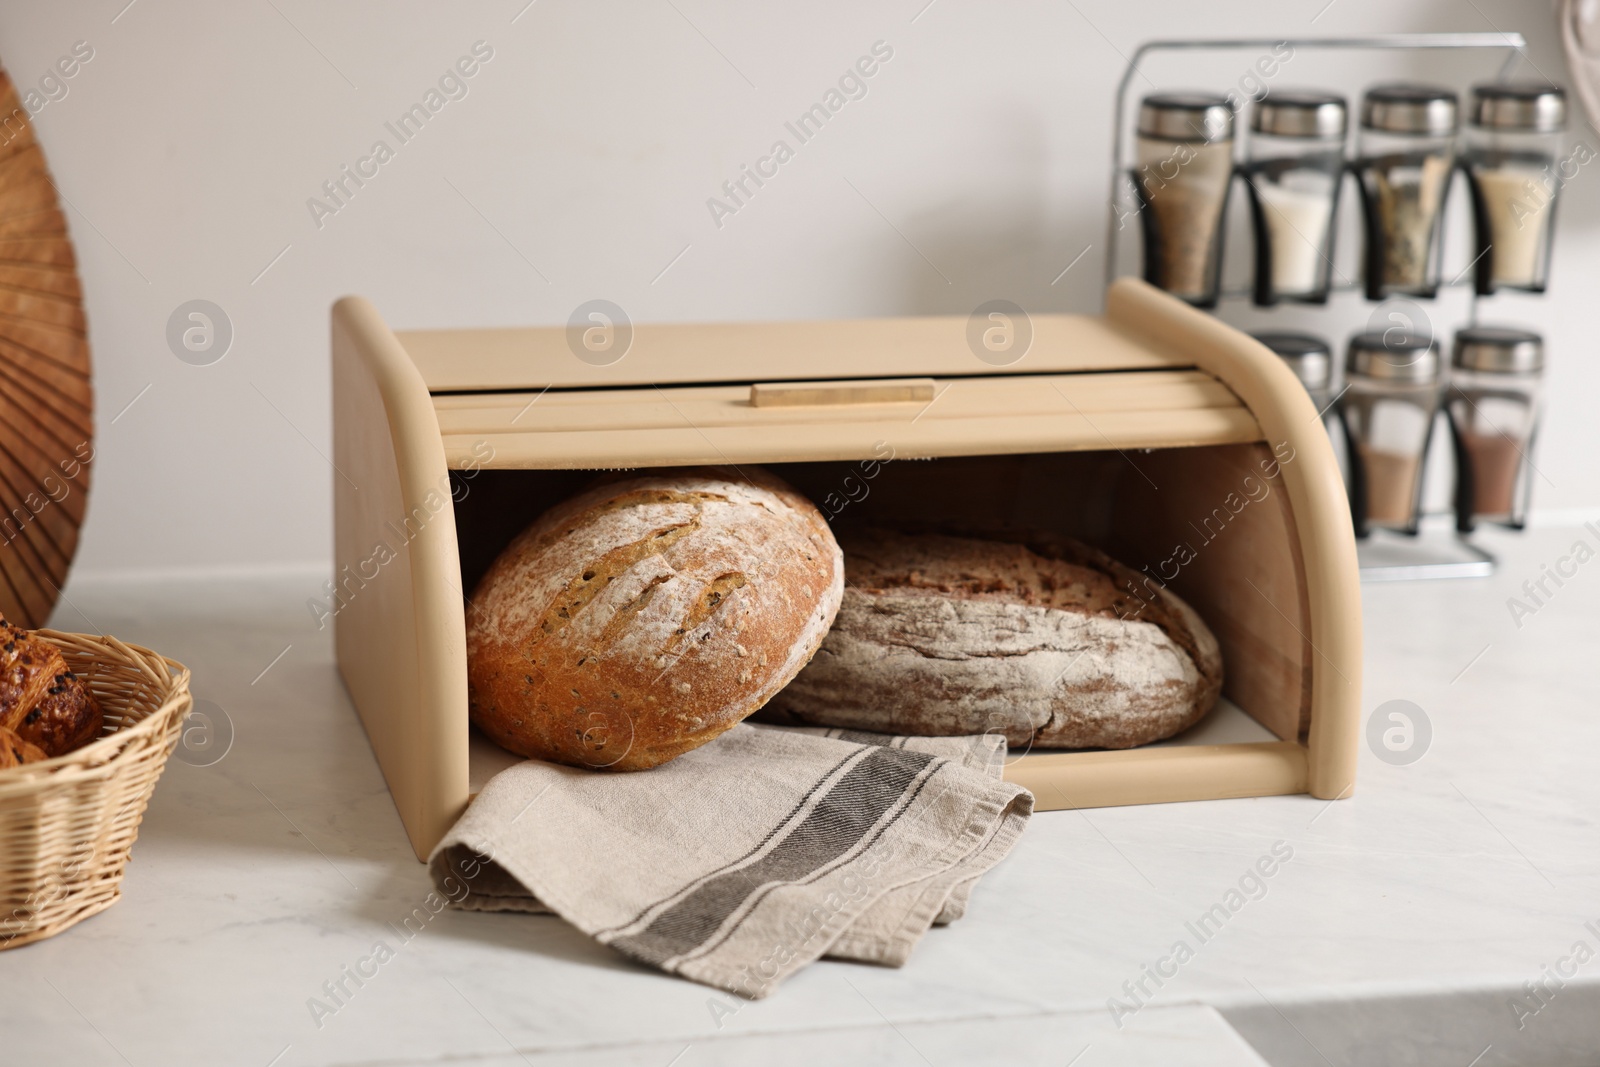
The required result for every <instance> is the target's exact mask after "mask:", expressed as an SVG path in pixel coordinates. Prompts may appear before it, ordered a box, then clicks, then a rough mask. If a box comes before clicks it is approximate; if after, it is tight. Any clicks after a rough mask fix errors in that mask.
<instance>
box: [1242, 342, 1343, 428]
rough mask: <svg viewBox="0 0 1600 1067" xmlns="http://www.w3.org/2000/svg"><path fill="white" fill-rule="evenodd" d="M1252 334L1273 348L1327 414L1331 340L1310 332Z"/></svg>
mask: <svg viewBox="0 0 1600 1067" xmlns="http://www.w3.org/2000/svg"><path fill="white" fill-rule="evenodd" d="M1250 336H1252V337H1254V338H1255V339H1256V340H1257V341H1260V342H1261V343H1262V344H1264V345H1266V346H1267V347H1268V348H1270V349H1272V351H1273V354H1274V355H1276V356H1277V357H1278V358H1279V359H1281V360H1283V361H1284V363H1286V364H1288V366H1289V369H1290V370H1292V371H1294V376H1295V377H1296V378H1299V379H1300V384H1301V385H1303V386H1305V387H1306V392H1307V393H1309V394H1310V396H1311V402H1312V403H1313V404H1315V405H1316V408H1317V410H1318V411H1319V412H1322V413H1323V414H1324V417H1326V415H1327V411H1328V408H1329V406H1330V404H1331V403H1332V401H1333V350H1332V349H1331V348H1330V347H1329V346H1328V342H1326V341H1324V340H1323V339H1322V338H1320V337H1317V336H1315V335H1314V334H1309V333H1294V332H1291V331H1287V330H1285V331H1271V332H1266V333H1255V334H1251V335H1250Z"/></svg>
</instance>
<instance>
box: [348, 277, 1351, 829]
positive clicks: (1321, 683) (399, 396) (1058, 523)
mask: <svg viewBox="0 0 1600 1067" xmlns="http://www.w3.org/2000/svg"><path fill="white" fill-rule="evenodd" d="M1030 322H1031V328H1032V341H1031V344H1030V345H1029V347H1028V348H1027V350H1026V352H1025V354H1024V355H1023V356H1022V358H1020V359H1018V360H1017V361H1016V362H1014V363H1011V364H1009V365H1005V366H994V365H991V364H990V363H988V362H985V361H983V360H980V359H978V358H977V357H976V356H975V355H974V352H973V350H972V349H971V348H970V347H969V345H968V340H967V338H968V320H967V319H966V318H965V317H963V316H929V317H918V318H886V319H871V320H862V321H851V322H794V323H725V324H714V325H659V326H650V325H641V326H636V327H633V328H632V336H631V344H629V345H628V346H627V348H626V351H625V354H624V355H623V356H622V357H621V358H619V359H616V360H615V362H611V363H608V364H605V365H599V364H598V363H594V362H589V361H586V360H581V359H579V358H577V357H576V356H575V355H574V350H573V349H570V348H569V346H568V330H567V328H564V327H543V328H536V329H482V330H422V331H403V332H399V333H396V332H395V331H392V330H391V329H390V328H389V327H388V326H387V325H386V324H385V323H384V321H383V319H382V318H381V317H380V315H379V314H378V312H377V310H376V309H375V308H374V307H373V306H372V304H370V303H369V302H368V301H366V300H364V299H361V298H359V297H347V298H345V299H343V300H340V301H339V302H338V303H337V304H335V305H334V307H333V338H332V343H333V405H334V466H335V467H336V474H335V476H334V479H333V487H334V513H335V535H334V536H335V567H336V574H335V581H334V587H333V589H332V591H331V592H332V597H331V599H330V600H329V602H328V603H329V611H330V613H331V619H330V620H329V621H331V624H332V626H333V627H334V631H335V644H336V650H337V657H338V663H339V669H340V672H341V674H342V675H343V677H344V680H345V684H346V686H347V687H348V689H349V692H350V696H351V699H352V700H353V701H354V703H355V706H356V708H357V710H358V712H359V713H360V716H361V720H362V722H363V723H364V724H365V727H366V730H367V736H368V737H369V738H370V739H371V742H372V747H373V751H374V752H375V753H376V755H377V758H378V762H379V763H380V764H381V766H382V768H383V773H384V776H385V778H386V779H387V781H388V785H389V789H390V791H391V793H392V794H393V795H394V800H395V805H396V807H397V808H398V809H399V811H400V816H401V819H402V821H403V822H404V823H405V827H406V831H407V833H408V834H409V836H410V839H411V843H412V845H413V847H414V848H415V849H416V853H417V855H418V857H425V856H426V855H427V853H428V852H429V850H430V849H432V847H433V846H434V844H435V843H436V842H437V841H438V840H439V839H440V837H442V836H443V834H444V833H445V831H446V830H447V829H448V828H449V827H450V825H451V824H452V823H453V822H454V820H455V819H456V818H457V817H458V816H459V815H460V814H461V812H462V811H463V810H464V808H465V806H466V804H467V802H468V799H469V796H470V792H471V789H472V784H471V783H472V771H471V769H470V766H469V765H470V764H471V762H472V758H471V756H470V755H469V753H470V752H471V751H472V750H473V748H474V744H476V745H478V746H480V747H481V746H483V745H486V744H487V743H486V742H483V741H481V739H480V740H479V741H477V742H475V743H473V742H471V734H472V732H473V731H472V730H471V727H470V726H469V723H468V718H467V662H466V625H465V614H464V601H465V595H466V594H468V593H470V592H471V590H472V588H473V586H474V584H475V583H476V582H477V580H478V578H479V576H481V575H482V573H483V572H484V570H485V569H486V568H487V567H488V565H489V563H490V562H491V561H492V560H493V559H494V557H495V556H496V555H497V554H498V553H499V552H500V550H501V549H502V548H503V547H504V546H505V544H506V543H507V542H508V541H509V540H510V539H511V538H512V537H513V536H514V535H515V534H516V533H517V532H519V531H520V530H521V529H522V528H523V527H524V526H525V525H526V524H527V523H528V522H530V521H531V520H532V519H533V518H534V517H535V516H536V515H538V514H539V513H540V512H542V511H544V510H545V509H546V508H547V507H549V506H550V505H552V504H554V503H555V502H556V501H558V500H560V499H561V498H563V497H565V496H567V495H569V494H571V493H573V492H575V491H577V490H578V489H579V488H580V487H581V486H583V485H584V484H585V483H586V482H587V481H588V480H589V479H590V478H592V477H593V474H594V472H595V471H597V470H601V469H615V468H636V467H656V466H668V465H680V464H713V465H740V464H762V465H764V466H766V467H768V468H770V469H772V470H773V471H774V472H775V473H777V474H778V475H780V476H781V477H783V478H785V479H787V480H788V481H790V482H791V483H792V484H794V485H795V486H796V487H797V488H799V489H801V490H802V491H804V492H806V493H808V494H809V495H810V496H811V497H812V499H813V500H815V501H816V502H817V504H818V506H819V507H821V508H822V510H823V511H824V513H825V514H828V515H829V516H830V518H832V517H834V516H847V517H848V518H850V519H852V520H854V519H866V520H873V519H880V520H911V521H921V522H926V521H935V522H940V521H943V522H952V521H953V522H959V523H964V524H972V523H981V524H995V523H1004V524H1011V525H1020V526H1024V527H1029V528H1034V529H1040V528H1043V529H1049V530H1053V531H1056V532H1060V533H1065V534H1068V535H1071V536H1074V537H1077V538H1080V539H1082V540H1085V541H1088V542H1090V543H1092V544H1095V545H1098V546H1099V547H1101V548H1103V549H1105V550H1106V551H1108V552H1109V553H1110V554H1111V555H1113V556H1115V557H1116V558H1118V559H1120V560H1122V561H1123V562H1125V563H1127V564H1129V565H1130V566H1132V567H1134V568H1142V569H1143V570H1144V572H1145V573H1146V574H1148V575H1150V576H1151V578H1152V580H1153V581H1159V582H1163V583H1165V584H1167V585H1170V587H1171V588H1172V589H1173V590H1174V591H1176V592H1177V593H1178V594H1179V595H1180V596H1182V597H1184V598H1185V599H1186V600H1188V602H1189V603H1190V604H1191V605H1193V607H1194V608H1195V609H1196V610H1197V611H1199V613H1200V614H1201V616H1202V617H1203V618H1205V620H1206V621H1207V622H1208V624H1209V625H1210V626H1211V629H1212V630H1213V632H1214V633H1215V634H1216V636H1217V639H1218V641H1219V642H1220V644H1221V646H1222V651H1223V657H1224V665H1225V671H1226V681H1225V684H1224V698H1225V699H1224V701H1223V703H1222V705H1219V708H1218V710H1217V711H1216V712H1214V713H1213V715H1212V716H1211V717H1208V719H1207V720H1206V721H1205V722H1203V723H1202V724H1200V726H1197V727H1196V728H1194V730H1191V731H1190V732H1189V735H1186V736H1185V737H1184V738H1180V739H1177V740H1176V741H1175V742H1167V743H1163V744H1160V745H1153V746H1147V747H1144V748H1137V749H1129V750H1126V751H1084V752H1066V751H1053V752H1028V753H1026V754H1021V755H1018V756H1016V757H1015V758H1014V759H1013V760H1012V762H1010V764H1009V766H1008V768H1007V777H1008V778H1010V779H1012V780H1014V781H1017V782H1019V783H1021V784H1023V785H1026V786H1027V787H1028V788H1029V789H1031V790H1032V791H1033V792H1034V794H1035V796H1036V798H1037V801H1038V806H1039V808H1041V809H1044V810H1050V809H1062V808H1082V807H1098V806H1107V805H1121V804H1145V803H1156V802H1164V801H1183V800H1211V799H1218V798H1224V797H1248V796H1268V795H1277V794H1289V793H1310V794H1311V795H1313V796H1315V797H1320V798H1323V799H1328V800H1332V799H1336V798H1340V797H1345V796H1348V795H1350V792H1351V790H1352V788H1353V786H1354V781H1355V768H1356V752H1357V743H1358V737H1359V719H1360V714H1359V701H1360V693H1361V601H1360V593H1359V586H1358V579H1357V570H1356V555H1355V541H1354V538H1353V536H1352V533H1351V526H1350V516H1349V509H1348V506H1347V504H1346V502H1345V497H1344V490H1343V486H1342V483H1341V481H1340V475H1339V470H1338V466H1337V463H1336V461H1335V459H1334V454H1333V450H1332V448H1331V446H1330V444H1329V441H1328V438H1327V435H1326V433H1325V431H1324V429H1323V425H1322V422H1321V419H1320V418H1319V416H1318V412H1317V411H1316V410H1315V408H1314V407H1313V405H1312V402H1311V400H1310V398H1309V397H1308V396H1307V394H1306V393H1305V391H1304V389H1303V388H1302V387H1301V386H1300V384H1299V382H1298V381H1297V380H1296V379H1295V377H1294V375H1293V374H1292V373H1291V372H1290V371H1289V370H1288V368H1287V367H1285V366H1284V365H1283V364H1282V363H1281V362H1280V361H1279V360H1278V359H1277V358H1276V357H1275V356H1274V355H1273V354H1272V353H1271V352H1269V351H1268V350H1267V349H1266V348H1265V347H1263V346H1262V345H1261V344H1259V343H1257V342H1256V341H1254V340H1252V339H1250V338H1249V337H1248V336H1246V335H1245V334H1243V333H1241V332H1239V331H1237V330H1235V329H1233V328H1231V327H1229V326H1227V325H1224V324H1223V323H1221V322H1219V321H1218V320H1216V319H1215V318H1212V317H1211V316H1209V315H1206V314H1204V313H1202V312H1199V311H1196V310H1194V309H1192V308H1190V307H1188V306H1187V305H1185V304H1183V303H1182V302H1180V301H1178V300H1176V299H1174V298H1172V297H1170V296H1168V295H1166V294H1165V293H1162V292H1160V291H1158V290H1156V289H1154V288H1152V287H1150V286H1148V285H1146V284H1145V283H1143V282H1141V281H1138V280H1134V279H1123V280H1120V281H1118V282H1116V283H1115V284H1113V285H1112V286H1111V289H1110V292H1109V294H1108V298H1107V308H1106V313H1105V314H1104V315H1100V316H1089V315H1033V316H1031V319H1030ZM1227 716H1232V717H1233V718H1232V720H1228V719H1227V718H1226V717H1227ZM1213 719H1215V720H1216V722H1212V720H1213ZM1235 720H1236V721H1235ZM1230 722H1231V723H1232V725H1230ZM1241 724H1242V725H1241ZM1241 738H1243V739H1241ZM1211 742H1214V743H1211ZM645 773H647V772H645Z"/></svg>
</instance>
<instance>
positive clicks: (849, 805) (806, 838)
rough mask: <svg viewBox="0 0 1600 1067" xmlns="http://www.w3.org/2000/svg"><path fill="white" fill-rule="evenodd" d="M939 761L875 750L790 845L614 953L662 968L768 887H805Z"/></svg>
mask: <svg viewBox="0 0 1600 1067" xmlns="http://www.w3.org/2000/svg"><path fill="white" fill-rule="evenodd" d="M933 760H934V757H933V756H931V755H929V754H927V753H924V752H910V751H906V750H904V749H892V748H883V747H879V746H874V747H873V748H872V749H871V751H870V753H869V755H868V756H867V757H866V758H865V759H863V760H862V761H861V762H860V763H857V764H856V765H855V766H854V767H852V768H850V770H849V772H848V773H846V774H845V776H844V777H843V778H841V779H840V780H839V781H838V782H837V783H835V784H834V786H833V788H832V789H830V790H828V792H827V793H826V794H824V795H823V797H822V798H821V799H820V800H819V801H818V802H817V805H816V807H815V808H813V809H812V810H811V812H810V813H809V814H808V815H807V816H806V817H805V818H804V819H803V820H801V822H800V823H799V824H797V825H796V826H795V827H794V828H793V829H792V830H790V831H789V833H788V834H787V835H786V836H785V837H784V839H783V840H782V841H780V842H778V843H777V845H776V846H774V847H773V849H772V850H771V851H770V852H768V853H767V854H766V855H764V856H762V857H761V858H760V859H759V860H756V861H755V862H754V863H752V864H750V865H749V866H747V867H742V868H740V869H738V870H733V871H727V872H725V873H723V874H721V875H719V876H718V877H716V878H714V879H712V880H710V881H708V882H706V883H705V884H704V885H702V886H700V887H699V888H698V889H696V890H695V891H694V892H692V893H690V894H689V895H688V896H686V897H684V898H683V899H682V900H680V901H678V902H677V903H676V904H674V905H673V906H672V907H670V908H668V909H667V910H666V911H663V912H662V913H661V914H660V915H657V916H656V917H655V919H653V920H652V921H651V923H650V925H649V926H647V927H645V928H644V929H643V930H641V931H640V932H639V933H637V934H631V935H629V936H626V937H619V938H616V939H615V940H612V941H610V942H608V943H609V944H610V945H611V947H612V948H615V949H617V950H619V951H621V952H624V953H626V954H628V955H630V956H634V957H636V958H638V959H641V960H644V961H645V962H647V963H651V964H654V965H655V966H658V967H659V966H661V965H662V964H664V963H666V961H668V960H670V959H672V958H674V957H676V956H681V955H683V954H684V953H686V952H690V951H692V950H693V949H694V948H695V947H696V946H698V945H700V944H702V943H704V942H705V941H706V940H708V939H709V938H711V937H712V936H713V935H714V934H715V933H716V932H717V930H718V929H720V928H721V926H722V925H723V923H725V922H727V921H728V917H729V916H731V915H732V914H733V913H734V912H736V911H738V910H739V907H740V906H741V905H742V904H744V902H745V901H746V900H747V899H748V898H749V897H750V895H751V894H752V893H755V892H756V891H757V890H759V889H760V888H761V887H762V886H764V885H768V884H769V883H796V882H800V881H803V880H805V879H806V878H807V876H809V875H811V874H812V873H814V872H815V871H817V870H818V869H819V868H822V867H824V866H826V865H827V864H829V863H831V862H833V861H834V860H837V859H838V858H839V857H841V856H843V855H845V854H846V853H848V852H849V851H850V850H851V849H852V848H854V847H855V846H856V845H857V844H858V843H860V841H861V839H862V838H863V837H865V836H866V834H867V833H868V832H869V831H870V830H871V829H872V827H873V826H874V825H876V824H877V822H878V820H879V819H881V818H882V817H883V815H884V813H885V812H887V811H888V810H889V809H890V808H891V807H893V806H894V805H895V803H896V802H897V801H899V799H900V798H901V796H902V795H903V794H904V793H905V792H906V790H907V789H908V788H909V787H910V786H911V785H912V783H914V782H915V781H916V779H917V776H918V775H919V774H921V773H922V771H923V770H924V768H926V767H927V766H928V764H929V763H931V762H932V761H933Z"/></svg>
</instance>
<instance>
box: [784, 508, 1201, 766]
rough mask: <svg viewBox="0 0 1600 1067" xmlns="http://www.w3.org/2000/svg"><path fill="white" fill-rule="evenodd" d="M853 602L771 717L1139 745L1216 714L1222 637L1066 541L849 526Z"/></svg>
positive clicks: (1100, 556) (1135, 578)
mask: <svg viewBox="0 0 1600 1067" xmlns="http://www.w3.org/2000/svg"><path fill="white" fill-rule="evenodd" d="M840 540H841V543H842V544H843V547H844V559H845V582H846V587H845V591H844V598H843V603H842V604H841V606H840V608H839V615H838V618H837V619H836V620H835V621H834V625H833V629H832V630H831V631H830V632H829V634H828V637H827V639H826V640H825V641H824V642H823V644H822V648H821V649H820V650H819V651H818V653H817V655H816V657H815V658H814V659H813V660H812V661H811V663H810V664H809V665H808V666H807V667H806V669H805V670H803V671H801V672H800V674H799V676H798V677H796V678H795V680H794V681H793V682H792V683H791V684H790V685H789V687H788V688H787V689H785V690H784V691H783V692H782V693H780V694H779V695H778V697H777V698H776V699H774V700H773V702H772V704H771V706H770V709H769V711H770V714H769V715H767V716H766V717H769V718H773V719H776V720H779V721H789V722H797V723H806V724H811V725H818V726H842V727H850V728H854V729H861V730H875V731H880V732H883V733H895V734H912V735H950V734H975V733H991V732H997V733H1003V734H1005V736H1006V739H1007V741H1009V742H1010V743H1011V744H1012V745H1013V746H1026V745H1033V746H1036V747H1041V748H1131V747H1133V746H1135V745H1143V744H1148V743H1149V742H1151V741H1158V740H1160V739H1162V738H1164V737H1170V736H1172V735H1173V734H1175V733H1178V732H1179V731H1181V730H1183V729H1185V728H1187V727H1188V726H1190V725H1192V724H1193V723H1195V722H1196V721H1198V720H1199V719H1200V718H1201V717H1202V716H1203V715H1205V713H1206V712H1207V711H1209V710H1211V708H1212V706H1213V705H1214V704H1215V703H1216V700H1217V695H1218V693H1219V692H1220V691H1221V688H1222V656H1221V652H1220V651H1219V649H1218V647H1217V642H1216V638H1214V637H1213V636H1212V634H1211V631H1210V630H1208V629H1206V626H1205V623H1203V622H1202V621H1201V620H1200V617H1199V616H1198V615H1196V614H1195V613H1194V611H1193V610H1192V609H1191V608H1190V607H1189V606H1188V605H1187V604H1185V603H1184V602H1183V601H1182V600H1180V599H1178V597H1176V596H1174V595H1173V594H1172V593H1170V592H1168V591H1167V590H1166V589H1164V588H1161V587H1160V586H1158V585H1156V584H1155V583H1154V582H1146V581H1145V580H1144V578H1143V576H1142V575H1140V574H1139V573H1138V572H1136V571H1133V570H1132V569H1130V568H1128V567H1125V566H1123V565H1122V564H1120V563H1117V562H1116V561H1115V560H1112V559H1111V558H1110V557H1108V556H1106V555H1105V553H1103V552H1099V551H1097V550H1096V549H1093V548H1091V547H1089V546H1088V545H1084V544H1081V543H1079V542H1076V541H1070V540H1067V539H1043V538H1034V539H1030V540H1029V541H1028V543H1027V544H1023V543H1018V542H1011V541H1002V540H994V539H979V538H969V537H952V536H946V535H942V534H907V533H900V532H895V531H890V530H882V529H869V530H863V531H859V532H857V533H854V534H846V535H843V536H841V538H840Z"/></svg>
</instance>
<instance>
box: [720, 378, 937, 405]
mask: <svg viewBox="0 0 1600 1067" xmlns="http://www.w3.org/2000/svg"><path fill="white" fill-rule="evenodd" d="M935 391H936V386H935V383H934V380H933V379H932V378H862V379H858V380H855V381H850V380H845V381H836V382H756V383H755V384H754V385H752V386H750V406H751V407H755V408H783V407H810V406H814V405H830V406H831V405H838V404H851V405H854V404H926V403H928V402H929V401H931V400H932V399H933V398H934V394H935Z"/></svg>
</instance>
